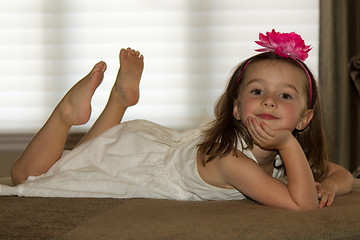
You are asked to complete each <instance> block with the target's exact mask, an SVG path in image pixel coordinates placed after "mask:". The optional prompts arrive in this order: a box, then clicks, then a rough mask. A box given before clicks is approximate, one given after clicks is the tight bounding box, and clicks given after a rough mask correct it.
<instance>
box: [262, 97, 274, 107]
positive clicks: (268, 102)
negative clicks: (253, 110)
mask: <svg viewBox="0 0 360 240" xmlns="http://www.w3.org/2000/svg"><path fill="white" fill-rule="evenodd" d="M262 105H263V106H264V107H270V108H273V107H275V106H276V102H275V100H274V99H273V98H272V97H265V99H264V101H263V102H262Z"/></svg>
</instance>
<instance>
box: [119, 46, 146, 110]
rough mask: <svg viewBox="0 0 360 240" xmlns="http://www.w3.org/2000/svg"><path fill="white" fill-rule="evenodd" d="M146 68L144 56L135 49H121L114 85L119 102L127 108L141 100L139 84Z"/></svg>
mask: <svg viewBox="0 0 360 240" xmlns="http://www.w3.org/2000/svg"><path fill="white" fill-rule="evenodd" d="M143 68H144V57H143V55H140V53H139V52H138V51H135V50H133V49H130V48H128V49H126V50H125V49H121V51H120V69H119V72H118V75H117V78H116V82H115V85H114V87H113V90H112V92H113V94H114V95H116V97H117V100H118V102H119V104H120V105H121V106H123V107H125V108H127V107H130V106H133V105H135V104H136V103H137V102H138V101H139V84H140V78H141V74H142V71H143Z"/></svg>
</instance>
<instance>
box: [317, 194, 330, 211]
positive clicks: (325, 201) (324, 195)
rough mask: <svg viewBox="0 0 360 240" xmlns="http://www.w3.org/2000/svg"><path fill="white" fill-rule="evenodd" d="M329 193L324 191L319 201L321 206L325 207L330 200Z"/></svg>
mask: <svg viewBox="0 0 360 240" xmlns="http://www.w3.org/2000/svg"><path fill="white" fill-rule="evenodd" d="M328 196H329V195H328V194H327V193H322V195H321V199H320V203H319V207H320V208H323V207H325V205H326V203H327V201H328Z"/></svg>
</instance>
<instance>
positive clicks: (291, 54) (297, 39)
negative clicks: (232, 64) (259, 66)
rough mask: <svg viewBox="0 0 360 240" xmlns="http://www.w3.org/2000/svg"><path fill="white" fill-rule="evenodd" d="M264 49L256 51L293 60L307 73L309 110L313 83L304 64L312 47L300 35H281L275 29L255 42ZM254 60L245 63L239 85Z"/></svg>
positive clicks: (260, 36)
mask: <svg viewBox="0 0 360 240" xmlns="http://www.w3.org/2000/svg"><path fill="white" fill-rule="evenodd" d="M255 42H256V43H257V44H259V45H260V46H262V47H263V48H260V49H256V50H255V51H258V52H274V53H275V54H276V55H278V56H280V57H283V58H291V59H293V60H294V61H296V62H297V63H298V64H299V65H300V66H301V67H302V68H303V69H304V71H305V73H306V75H307V77H308V79H309V85H310V101H309V108H310V107H311V103H312V95H313V90H312V81H311V77H310V74H309V72H308V70H307V69H306V68H305V66H304V64H303V63H302V62H303V61H305V59H306V58H307V57H308V52H309V51H310V50H311V48H310V45H305V42H304V40H303V39H302V38H301V36H300V35H298V34H296V33H294V32H291V33H279V32H275V30H274V29H273V30H272V31H271V32H266V36H265V35H264V34H262V33H260V34H259V41H255ZM251 60H252V59H250V60H249V61H247V63H245V65H244V67H243V69H242V70H241V72H240V76H239V80H238V83H240V79H241V76H242V75H243V72H244V70H245V68H246V66H247V65H248V64H249V63H250V62H251Z"/></svg>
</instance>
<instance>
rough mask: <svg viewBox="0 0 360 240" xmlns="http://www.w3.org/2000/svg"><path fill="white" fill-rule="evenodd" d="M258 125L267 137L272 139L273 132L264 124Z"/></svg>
mask: <svg viewBox="0 0 360 240" xmlns="http://www.w3.org/2000/svg"><path fill="white" fill-rule="evenodd" d="M260 125H261V128H262V129H263V130H264V132H265V133H266V134H267V135H269V136H270V137H274V135H275V134H274V131H273V130H272V129H271V128H270V127H269V126H268V125H267V124H266V123H265V122H260Z"/></svg>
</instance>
